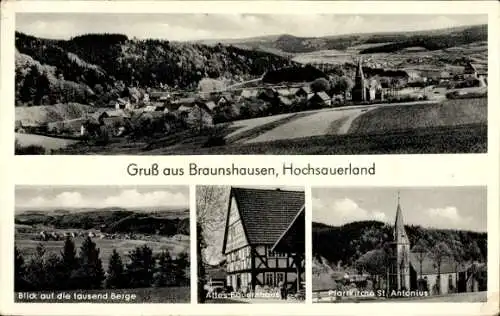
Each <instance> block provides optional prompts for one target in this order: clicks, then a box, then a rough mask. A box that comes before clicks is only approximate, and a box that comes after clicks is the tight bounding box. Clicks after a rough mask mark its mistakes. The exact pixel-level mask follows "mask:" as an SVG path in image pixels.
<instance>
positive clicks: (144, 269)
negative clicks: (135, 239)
mask: <svg viewBox="0 0 500 316" xmlns="http://www.w3.org/2000/svg"><path fill="white" fill-rule="evenodd" d="M128 256H129V258H130V263H129V264H128V265H127V275H128V277H129V279H130V286H131V287H132V288H140V287H150V286H151V284H152V281H153V274H154V269H155V264H156V262H155V259H154V257H153V251H152V250H151V248H149V247H148V246H147V245H144V246H142V247H137V248H136V249H135V250H133V251H131V252H130V254H129V255H128Z"/></svg>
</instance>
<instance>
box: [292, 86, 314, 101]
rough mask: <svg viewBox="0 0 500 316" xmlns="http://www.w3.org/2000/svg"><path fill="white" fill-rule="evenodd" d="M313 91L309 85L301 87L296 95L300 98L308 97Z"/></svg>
mask: <svg viewBox="0 0 500 316" xmlns="http://www.w3.org/2000/svg"><path fill="white" fill-rule="evenodd" d="M311 93H312V90H311V88H310V87H309V86H303V87H300V88H299V89H298V90H297V91H296V92H295V96H297V97H298V98H300V99H306V98H307V96H308V95H310V94H311Z"/></svg>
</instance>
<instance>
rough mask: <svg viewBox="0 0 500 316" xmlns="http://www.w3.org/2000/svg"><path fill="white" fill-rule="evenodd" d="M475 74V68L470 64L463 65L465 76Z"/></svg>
mask: <svg viewBox="0 0 500 316" xmlns="http://www.w3.org/2000/svg"><path fill="white" fill-rule="evenodd" d="M476 72H477V70H476V67H474V65H473V64H471V63H467V64H466V65H465V68H464V73H466V74H474V73H476Z"/></svg>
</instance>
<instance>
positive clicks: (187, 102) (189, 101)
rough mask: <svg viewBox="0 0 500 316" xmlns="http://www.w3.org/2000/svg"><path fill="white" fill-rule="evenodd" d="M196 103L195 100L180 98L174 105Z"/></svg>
mask: <svg viewBox="0 0 500 316" xmlns="http://www.w3.org/2000/svg"><path fill="white" fill-rule="evenodd" d="M195 102H196V98H193V97H191V98H181V99H177V100H175V103H178V104H193V103H195Z"/></svg>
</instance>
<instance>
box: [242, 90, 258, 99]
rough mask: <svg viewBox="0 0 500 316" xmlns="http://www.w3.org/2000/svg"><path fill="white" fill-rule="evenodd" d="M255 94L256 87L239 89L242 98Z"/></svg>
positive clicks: (254, 95) (256, 92)
mask: <svg viewBox="0 0 500 316" xmlns="http://www.w3.org/2000/svg"><path fill="white" fill-rule="evenodd" d="M257 94H258V91H257V90H256V89H253V90H249V89H245V90H242V91H241V94H240V95H241V96H242V97H243V98H250V97H256V96H257Z"/></svg>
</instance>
